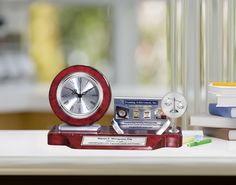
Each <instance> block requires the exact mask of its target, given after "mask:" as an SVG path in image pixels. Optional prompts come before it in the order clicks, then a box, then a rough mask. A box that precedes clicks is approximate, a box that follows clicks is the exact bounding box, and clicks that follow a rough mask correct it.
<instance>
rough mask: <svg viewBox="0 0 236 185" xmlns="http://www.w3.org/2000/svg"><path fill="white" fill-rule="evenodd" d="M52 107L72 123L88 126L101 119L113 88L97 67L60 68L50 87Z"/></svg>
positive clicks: (58, 114)
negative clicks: (61, 69)
mask: <svg viewBox="0 0 236 185" xmlns="http://www.w3.org/2000/svg"><path fill="white" fill-rule="evenodd" d="M49 101H50V105H51V107H52V110H53V111H54V113H55V114H56V115H57V117H58V118H60V119H61V120H62V121H63V122H66V123H68V124H70V125H75V126H79V125H88V124H93V123H94V122H96V121H97V120H99V119H100V118H101V117H102V116H103V115H104V114H105V112H106V111H107V109H108V107H109V105H110V101H111V89H110V86H109V83H108V82H107V80H106V79H105V77H104V76H103V75H102V74H101V73H100V72H99V71H97V70H96V69H94V68H92V67H89V66H83V65H77V66H71V67H68V68H66V69H64V70H63V71H61V72H60V73H59V74H58V75H57V76H56V77H55V78H54V80H53V82H52V84H51V87H50V90H49Z"/></svg>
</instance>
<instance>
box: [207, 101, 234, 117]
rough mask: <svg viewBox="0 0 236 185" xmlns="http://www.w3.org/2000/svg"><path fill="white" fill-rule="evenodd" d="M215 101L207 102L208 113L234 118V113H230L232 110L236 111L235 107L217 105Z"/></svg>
mask: <svg viewBox="0 0 236 185" xmlns="http://www.w3.org/2000/svg"><path fill="white" fill-rule="evenodd" d="M216 105H217V104H216V103H210V104H209V113H210V114H212V115H217V116H222V117H229V118H232V117H233V118H235V117H236V115H235V114H232V110H234V112H236V107H217V106H216Z"/></svg>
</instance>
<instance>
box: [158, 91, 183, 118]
mask: <svg viewBox="0 0 236 185" xmlns="http://www.w3.org/2000/svg"><path fill="white" fill-rule="evenodd" d="M161 108H162V111H163V112H164V113H165V115H166V116H168V117H170V118H178V117H180V116H182V115H183V114H184V113H185V111H186V109H187V101H186V99H185V98H184V96H183V95H181V94H179V93H176V92H170V93H168V94H166V95H165V96H164V97H163V98H162V101H161Z"/></svg>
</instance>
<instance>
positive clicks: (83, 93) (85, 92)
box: [82, 86, 94, 95]
mask: <svg viewBox="0 0 236 185" xmlns="http://www.w3.org/2000/svg"><path fill="white" fill-rule="evenodd" d="M92 89H94V86H93V87H92V88H90V89H88V90H86V91H84V92H82V95H85V94H87V93H88V92H89V91H91V90H92Z"/></svg>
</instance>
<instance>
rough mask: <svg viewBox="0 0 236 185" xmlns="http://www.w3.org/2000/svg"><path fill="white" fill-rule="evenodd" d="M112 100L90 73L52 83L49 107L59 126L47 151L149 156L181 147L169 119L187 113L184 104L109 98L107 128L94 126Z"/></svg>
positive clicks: (77, 70) (173, 99) (177, 97)
mask: <svg viewBox="0 0 236 185" xmlns="http://www.w3.org/2000/svg"><path fill="white" fill-rule="evenodd" d="M111 99H112V94H111V88H110V85H109V82H108V81H107V80H106V78H105V77H104V76H103V75H102V73H100V72H99V71H97V70H96V69H94V68H92V67H89V66H84V65H75V66H71V67H68V68H66V69H64V70H62V71H61V72H60V73H59V74H58V75H57V76H56V77H55V78H54V80H53V82H52V84H51V87H50V90H49V101H50V105H51V108H52V110H53V112H54V113H55V114H56V116H57V117H58V118H59V119H60V120H62V121H63V124H61V125H55V126H54V127H53V128H52V129H51V130H50V131H49V133H48V144H49V145H65V146H68V147H70V148H74V149H113V150H118V149H122V150H153V149H157V148H162V147H180V146H182V133H181V128H180V127H176V124H175V121H174V120H175V118H178V117H180V116H182V115H183V114H184V112H185V111H186V108H187V102H186V100H185V98H184V97H183V96H182V95H181V94H179V93H175V92H171V93H168V94H167V95H165V96H164V97H163V98H137V97H115V98H114V118H113V120H111V122H112V123H111V125H110V126H102V125H99V124H98V123H97V121H98V120H99V119H101V118H102V116H103V115H104V114H105V113H106V111H107V110H108V108H109V105H110V102H111Z"/></svg>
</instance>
